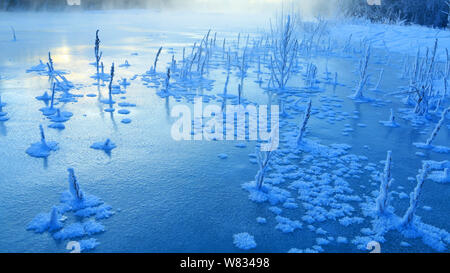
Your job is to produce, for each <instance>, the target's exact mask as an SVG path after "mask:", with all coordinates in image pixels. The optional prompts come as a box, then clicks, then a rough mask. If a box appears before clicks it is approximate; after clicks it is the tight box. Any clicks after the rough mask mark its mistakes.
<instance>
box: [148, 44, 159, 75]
mask: <svg viewBox="0 0 450 273" xmlns="http://www.w3.org/2000/svg"><path fill="white" fill-rule="evenodd" d="M161 50H162V47H160V48H159V49H158V52H157V53H156V56H155V61H154V62H153V67H152V68H151V69H150V71H152V72H153V73H156V65H157V64H158V59H159V54H161Z"/></svg>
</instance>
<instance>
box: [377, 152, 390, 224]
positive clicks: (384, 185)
mask: <svg viewBox="0 0 450 273" xmlns="http://www.w3.org/2000/svg"><path fill="white" fill-rule="evenodd" d="M391 162H392V152H391V151H388V152H387V156H386V162H385V164H384V170H383V173H382V174H381V175H380V181H381V183H380V193H379V195H378V198H377V199H376V205H377V212H378V214H380V215H382V214H384V213H385V212H386V209H387V208H388V205H389V187H390V186H391V185H392V183H393V181H394V179H392V178H391Z"/></svg>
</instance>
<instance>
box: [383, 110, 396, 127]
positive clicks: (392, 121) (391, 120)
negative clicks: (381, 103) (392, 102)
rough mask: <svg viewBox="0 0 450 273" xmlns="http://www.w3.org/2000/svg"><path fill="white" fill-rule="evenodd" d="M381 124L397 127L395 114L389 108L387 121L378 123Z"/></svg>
mask: <svg viewBox="0 0 450 273" xmlns="http://www.w3.org/2000/svg"><path fill="white" fill-rule="evenodd" d="M380 123H381V124H383V125H384V126H388V127H399V125H398V124H397V122H396V121H395V114H394V110H393V109H392V108H391V115H390V116H389V120H387V121H380Z"/></svg>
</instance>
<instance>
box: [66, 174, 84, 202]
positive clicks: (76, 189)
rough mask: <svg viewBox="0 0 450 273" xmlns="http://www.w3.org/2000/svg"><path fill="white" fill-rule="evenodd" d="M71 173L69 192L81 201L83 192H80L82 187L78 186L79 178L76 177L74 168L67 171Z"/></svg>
mask: <svg viewBox="0 0 450 273" xmlns="http://www.w3.org/2000/svg"><path fill="white" fill-rule="evenodd" d="M67 171H68V172H69V179H68V181H69V191H70V193H71V194H72V196H73V197H74V198H76V199H77V200H79V201H81V200H83V198H84V196H83V192H82V191H81V190H80V185H79V184H78V181H77V178H76V177H75V172H74V170H73V169H72V168H69V169H67Z"/></svg>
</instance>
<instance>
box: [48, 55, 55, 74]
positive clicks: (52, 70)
mask: <svg viewBox="0 0 450 273" xmlns="http://www.w3.org/2000/svg"><path fill="white" fill-rule="evenodd" d="M47 67H48V74H49V75H51V76H52V75H53V73H54V72H55V68H54V66H53V59H52V54H51V53H50V52H48V63H47Z"/></svg>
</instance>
